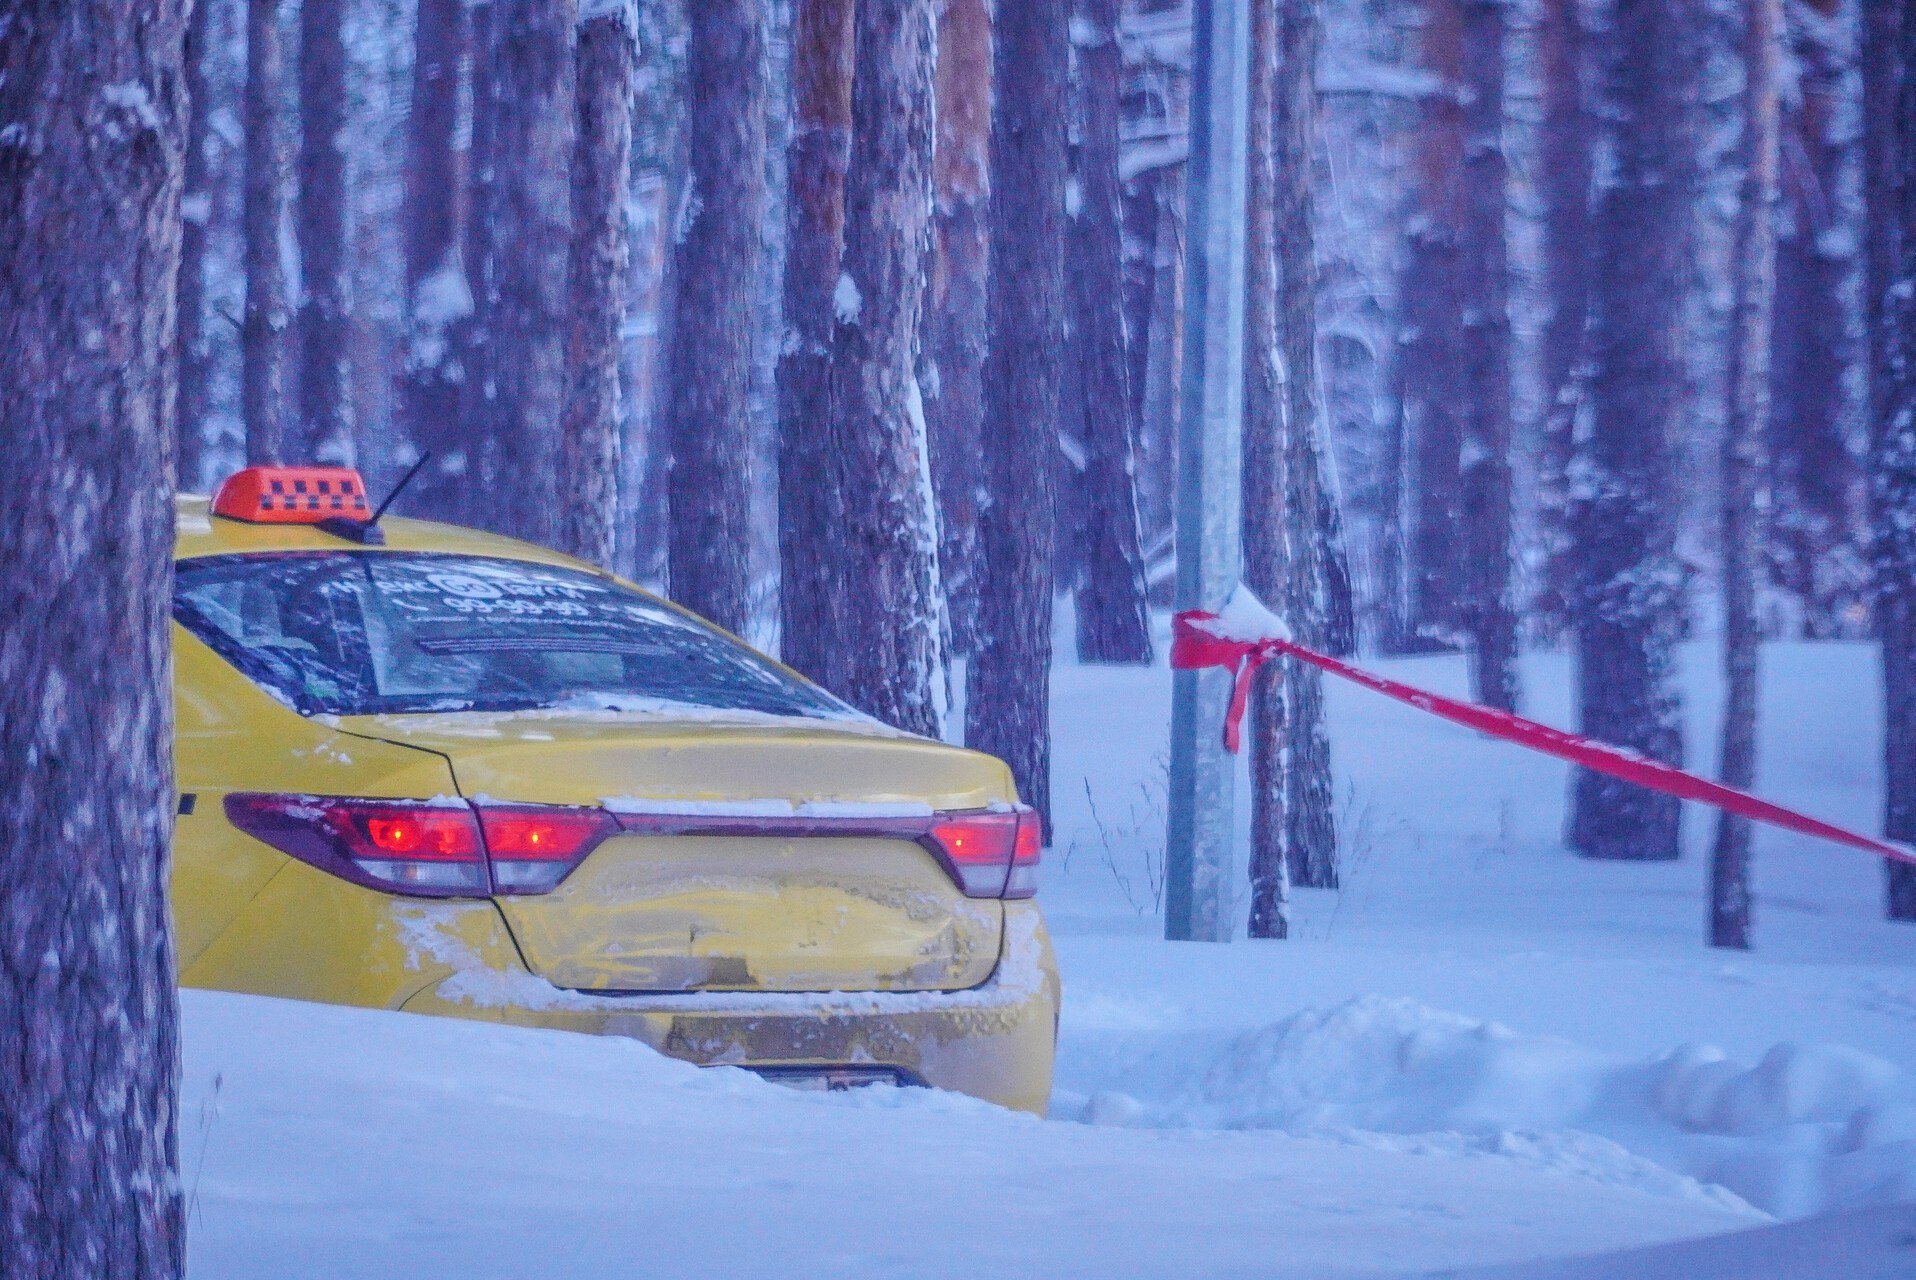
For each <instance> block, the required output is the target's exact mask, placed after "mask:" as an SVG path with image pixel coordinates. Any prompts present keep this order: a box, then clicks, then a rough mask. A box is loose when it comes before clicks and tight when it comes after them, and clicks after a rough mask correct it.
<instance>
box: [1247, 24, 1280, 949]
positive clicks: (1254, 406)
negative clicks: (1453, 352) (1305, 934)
mask: <svg viewBox="0 0 1916 1280" xmlns="http://www.w3.org/2000/svg"><path fill="white" fill-rule="evenodd" d="M1280 7H1288V5H1285V4H1279V3H1275V2H1274V3H1270V4H1256V5H1252V6H1251V71H1250V88H1249V93H1248V95H1247V98H1246V101H1247V102H1248V104H1249V110H1250V120H1249V124H1248V132H1247V138H1246V155H1247V158H1248V162H1249V171H1248V175H1247V185H1246V188H1245V200H1244V205H1245V220H1244V489H1243V503H1244V505H1243V521H1244V580H1245V582H1246V584H1247V585H1248V586H1249V587H1250V588H1251V590H1253V591H1255V592H1256V593H1257V594H1258V596H1259V597H1260V598H1261V599H1264V600H1267V601H1282V600H1285V599H1286V598H1287V596H1288V593H1289V591H1290V575H1291V563H1290V561H1291V557H1290V544H1289V537H1288V533H1289V529H1288V524H1289V522H1288V520H1287V519H1286V512H1285V498H1286V494H1285V484H1284V479H1285V471H1286V466H1285V464H1286V461H1287V458H1286V453H1287V451H1286V448H1285V445H1286V437H1287V435H1288V434H1289V430H1288V429H1289V426H1290V423H1289V421H1288V419H1289V417H1290V405H1289V402H1288V400H1287V399H1286V390H1287V388H1286V387H1285V377H1284V373H1285V370H1284V368H1283V361H1284V358H1285V352H1284V350H1283V348H1282V347H1281V346H1280V345H1279V322H1278V312H1279V307H1280V303H1279V301H1278V270H1277V255H1278V244H1277V216H1276V202H1277V169H1276V156H1275V151H1276V147H1275V144H1274V142H1273V139H1272V134H1273V132H1274V131H1275V125H1276V117H1277V110H1276V100H1277V79H1278V75H1279V68H1278V12H1277V11H1278V9H1279V8H1280ZM1288 674H1289V671H1288V668H1287V667H1285V666H1284V665H1281V664H1279V663H1267V664H1266V665H1265V666H1264V668H1263V669H1262V670H1261V671H1259V672H1258V675H1257V683H1256V684H1255V685H1253V686H1252V690H1251V734H1250V738H1251V856H1250V882H1251V914H1250V920H1249V923H1248V924H1247V926H1246V932H1247V933H1248V934H1249V935H1250V936H1251V937H1253V938H1287V937H1289V936H1290V931H1291V925H1290V895H1291V875H1290V855H1289V844H1290V823H1289V822H1288V821H1287V820H1286V816H1285V799H1286V782H1287V778H1286V773H1287V772H1288V770H1287V768H1286V766H1287V764H1288V761H1287V760H1286V757H1285V748H1286V745H1287V743H1286V737H1287V730H1288V726H1287V724H1286V723H1285V720H1286V710H1287V708H1286V699H1285V688H1284V680H1285V677H1286V675H1288Z"/></svg>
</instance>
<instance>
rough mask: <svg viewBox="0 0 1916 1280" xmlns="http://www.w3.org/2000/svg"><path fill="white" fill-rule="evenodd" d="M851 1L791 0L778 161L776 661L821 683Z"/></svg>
mask: <svg viewBox="0 0 1916 1280" xmlns="http://www.w3.org/2000/svg"><path fill="white" fill-rule="evenodd" d="M853 7H854V6H853V3H852V0H801V3H800V5H799V7H798V11H797V13H796V14H795V15H794V17H793V23H792V113H793V119H792V140H791V145H790V146H789V148H788V149H787V152H786V162H785V172H786V182H787V184H788V185H789V187H790V188H791V189H790V192H789V193H788V195H787V197H786V202H785V216H786V224H785V290H784V292H785V333H786V338H785V344H784V349H783V350H782V351H781V352H780V354H779V362H778V399H779V415H778V416H779V460H778V498H779V539H778V544H779V567H780V582H779V590H780V597H779V608H780V622H781V628H780V631H781V640H780V650H779V653H780V656H781V657H782V658H783V659H784V660H785V662H786V663H787V664H788V665H790V666H792V667H795V668H797V669H798V670H800V671H803V672H804V673H805V674H806V675H809V676H811V677H813V678H814V679H817V680H822V681H825V682H826V683H827V684H830V683H831V682H832V681H833V679H834V676H835V669H834V662H835V661H836V657H837V655H838V654H839V653H840V652H841V650H842V647H843V646H842V643H841V642H840V641H839V639H838V636H837V633H836V627H837V625H838V623H839V622H840V621H841V619H840V617H839V614H838V599H839V593H838V590H837V582H836V580H835V577H834V572H835V568H834V558H833V555H832V551H833V546H834V540H835V539H836V538H837V537H838V536H839V530H840V528H841V521H842V518H843V517H842V513H841V510H840V502H839V494H838V491H837V488H836V481H835V475H836V472H835V470H834V466H833V461H832V457H831V439H832V437H831V425H832V403H831V381H832V330H833V305H832V295H833V293H834V292H835V291H836V289H837V287H838V277H839V264H840V262H841V260H842V258H843V252H844V235H845V169H846V166H847V165H848V164H850V162H851V145H852V72H853V65H854V62H855V59H856V52H855V48H856V45H855V36H854V31H853V23H852V12H853Z"/></svg>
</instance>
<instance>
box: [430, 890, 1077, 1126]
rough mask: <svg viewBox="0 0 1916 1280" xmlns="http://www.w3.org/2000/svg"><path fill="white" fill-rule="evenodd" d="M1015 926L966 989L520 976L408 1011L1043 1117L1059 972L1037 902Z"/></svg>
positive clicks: (444, 988) (457, 986) (1018, 910)
mask: <svg viewBox="0 0 1916 1280" xmlns="http://www.w3.org/2000/svg"><path fill="white" fill-rule="evenodd" d="M1005 925H1006V928H1005V944H1004V952H1003V954H1002V955H1001V957H1000V958H999V962H998V967H997V969H996V970H995V971H994V973H993V974H992V976H991V977H990V978H989V979H988V980H987V981H985V982H984V983H983V984H982V985H980V986H977V987H973V988H971V989H969V990H965V991H949V992H912V993H892V992H826V993H793V994H784V993H764V994H760V993H745V992H740V993H730V992H712V993H690V994H683V995H680V994H671V995H632V994H620V995H597V994H592V993H588V992H580V991H567V990H562V989H560V988H557V987H553V986H551V985H549V984H547V983H545V982H543V981H541V980H540V979H538V978H536V977H534V976H533V975H531V974H530V973H527V972H525V971H524V970H523V969H521V970H518V971H517V972H516V973H508V972H500V971H497V970H487V971H485V972H483V973H474V972H471V971H460V972H455V973H453V974H452V975H451V976H449V977H446V978H442V979H441V980H439V981H437V982H435V983H433V984H432V985H430V986H428V987H426V988H425V989H424V990H421V991H419V992H418V993H416V994H415V995H413V996H412V997H411V998H410V999H408V1000H407V1001H406V1002H405V1003H404V1005H403V1006H402V1007H403V1008H404V1009H406V1010H407V1011H409V1012H415V1013H430V1014H442V1015H448V1016H452V1017H463V1018H477V1019H481V1020H486V1021H497V1022H504V1023H510V1024H513V1025H517V1026H531V1027H547V1028H553V1029H557V1030H566V1031H583V1032H588V1033H592V1034H597V1035H614V1036H629V1037H631V1038H632V1039H635V1040H642V1041H644V1042H645V1043H646V1044H649V1045H651V1046H652V1047H653V1048H655V1049H657V1050H659V1051H660V1052H661V1053H666V1054H669V1055H671V1056H672V1057H675V1058H681V1059H684V1060H685V1061H687V1062H693V1063H697V1064H699V1065H700V1066H737V1067H746V1068H771V1069H774V1070H773V1071H772V1072H770V1074H774V1075H777V1074H781V1073H782V1074H787V1075H792V1074H796V1075H800V1076H805V1075H812V1074H816V1073H818V1072H819V1071H823V1070H828V1069H830V1068H834V1067H890V1068H896V1070H897V1073H898V1074H899V1076H900V1077H901V1078H905V1079H912V1080H921V1081H923V1082H924V1083H926V1084H928V1085H931V1086H933V1087H935V1088H940V1089H952V1090H955V1091H957V1092H960V1093H967V1094H971V1095H972V1096H974V1097H979V1098H984V1099H986V1100H987V1101H991V1102H996V1103H998V1104H1000V1105H1002V1106H1007V1107H1013V1108H1017V1109H1020V1110H1025V1111H1033V1112H1037V1113H1040V1114H1042V1113H1043V1111H1044V1109H1045V1105H1046V1102H1047V1100H1048V1099H1049V1097H1050V1093H1051V1071H1052V1059H1053V1054H1054V1051H1055V1048H1056V1041H1057V1015H1058V998H1059V985H1058V974H1057V965H1056V962H1055V960H1054V958H1053V956H1052V951H1051V942H1050V938H1049V937H1048V936H1047V935H1046V933H1045V929H1044V924H1043V918H1042V917H1041V915H1040V914H1039V912H1038V909H1037V907H1036V906H1035V905H1033V904H1030V903H1015V902H1014V903H1007V904H1006V912H1005Z"/></svg>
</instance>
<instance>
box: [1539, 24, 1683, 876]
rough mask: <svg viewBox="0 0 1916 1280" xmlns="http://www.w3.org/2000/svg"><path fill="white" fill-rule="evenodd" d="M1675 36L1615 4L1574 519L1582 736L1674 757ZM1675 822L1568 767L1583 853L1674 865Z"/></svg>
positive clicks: (1678, 158) (1679, 29) (1679, 392)
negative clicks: (1580, 478) (1606, 164)
mask: <svg viewBox="0 0 1916 1280" xmlns="http://www.w3.org/2000/svg"><path fill="white" fill-rule="evenodd" d="M1685 33H1686V27H1685V23H1684V19H1683V15H1682V14H1680V13H1677V12H1675V11H1674V10H1673V9H1672V8H1671V7H1670V6H1668V5H1666V4H1664V3H1662V0H1617V5H1616V11H1615V14H1614V17H1613V22H1612V27H1611V30H1610V32H1609V33H1607V35H1606V38H1605V41H1604V46H1603V49H1602V51H1601V58H1600V62H1601V67H1600V69H1599V71H1598V75H1597V79H1596V101H1597V104H1598V109H1597V116H1598V118H1599V119H1601V120H1602V121H1603V122H1604V126H1605V130H1606V133H1607V134H1608V138H1607V140H1606V142H1605V147H1606V148H1607V149H1608V151H1609V153H1610V154H1611V156H1612V157H1613V160H1612V167H1613V170H1614V171H1613V172H1612V173H1610V174H1608V175H1607V176H1606V179H1605V181H1604V183H1603V184H1601V185H1600V186H1599V189H1598V191H1597V195H1596V203H1595V207H1594V210H1593V215H1592V225H1591V244H1590V250H1589V257H1590V259H1591V261H1592V262H1593V263H1594V264H1595V276H1594V278H1593V280H1592V282H1591V317H1590V367H1591V374H1590V401H1591V412H1590V424H1589V430H1588V432H1587V436H1584V438H1581V439H1580V441H1579V445H1580V449H1579V456H1578V459H1577V463H1576V465H1577V467H1578V469H1579V470H1580V472H1581V473H1582V474H1583V475H1584V476H1585V477H1586V478H1587V480H1586V482H1585V483H1584V484H1583V485H1580V486H1579V487H1580V490H1581V492H1580V496H1579V499H1578V501H1577V503H1576V505H1575V507H1574V509H1573V512H1572V532H1573V534H1574V544H1573V548H1572V555H1573V559H1574V564H1575V569H1576V580H1575V592H1574V594H1573V597H1572V602H1571V603H1572V607H1573V620H1574V623H1575V628H1576V636H1577V653H1578V664H1577V665H1578V670H1577V683H1578V688H1577V693H1578V708H1579V713H1580V717H1581V723H1582V731H1583V732H1584V733H1586V734H1589V735H1590V736H1592V737H1595V738H1599V739H1601V740H1603V741H1606V742H1610V743H1614V744H1616V745H1618V746H1623V747H1628V748H1630V749H1632V750H1635V751H1639V752H1641V753H1643V754H1644V755H1646V756H1649V757H1651V758H1652V759H1656V760H1662V761H1665V762H1667V763H1671V764H1680V763H1681V762H1682V756H1683V738H1682V729H1681V718H1680V703H1679V694H1678V692H1677V689H1676V685H1675V657H1674V648H1675V644H1676V638H1677V634H1678V631H1679V629H1680V625H1681V612H1682V602H1681V592H1682V581H1681V573H1680V569H1679V565H1678V562H1677V558H1676V546H1675V509H1676V506H1677V503H1676V502H1675V501H1674V488H1675V478H1674V477H1675V463H1676V453H1675V449H1674V447H1673V444H1672V440H1671V436H1670V432H1671V418H1672V415H1671V413H1670V406H1671V405H1673V404H1677V403H1679V402H1680V401H1681V399H1682V397H1683V392H1684V364H1683V352H1682V347H1683V342H1684V337H1685V335H1684V331H1683V300H1682V296H1681V292H1680V290H1679V289H1678V288H1677V287H1676V284H1675V283H1674V282H1677V281H1681V280H1684V279H1686V278H1687V256H1686V249H1687V243H1688V227H1689V222H1690V216H1691V203H1690V202H1691V200H1692V190H1691V189H1692V186H1693V181H1692V170H1691V165H1692V157H1691V142H1692V139H1691V137H1690V135H1689V129H1688V125H1687V123H1686V116H1687V113H1686V110H1685V104H1686V103H1687V102H1688V101H1690V97H1691V94H1690V92H1689V87H1688V82H1689V80H1690V78H1691V77H1692V76H1694V75H1696V74H1698V71H1697V67H1696V53H1695V50H1693V49H1691V48H1690V47H1689V41H1688V40H1686V39H1685V38H1684V37H1685ZM1582 435H1583V433H1580V436H1582ZM1678 815H1679V804H1678V801H1676V800H1674V799H1672V798H1670V797H1668V796H1660V795H1655V794H1653V793H1651V792H1648V791H1645V790H1643V789H1642V788H1639V787H1634V786H1631V785H1630V784H1628V783H1624V782H1619V781H1617V780H1615V779H1612V778H1607V777H1604V776H1602V775H1600V774H1595V773H1591V772H1588V771H1580V772H1579V773H1578V774H1577V776H1576V779H1575V783H1574V788H1573V806H1572V813H1571V818H1570V829H1569V832H1568V843H1569V845H1570V847H1571V848H1573V849H1575V850H1576V851H1577V852H1579V853H1581V854H1584V855H1585V856H1588V857H1595V858H1626V859H1673V858H1675V857H1676V856H1677V854H1678V831H1677V819H1678Z"/></svg>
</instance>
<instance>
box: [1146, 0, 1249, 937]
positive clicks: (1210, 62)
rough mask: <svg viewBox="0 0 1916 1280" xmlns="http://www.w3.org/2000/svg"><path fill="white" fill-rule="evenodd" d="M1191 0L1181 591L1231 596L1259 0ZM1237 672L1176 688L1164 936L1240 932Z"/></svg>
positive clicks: (1205, 675)
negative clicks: (1253, 6) (1253, 9)
mask: <svg viewBox="0 0 1916 1280" xmlns="http://www.w3.org/2000/svg"><path fill="white" fill-rule="evenodd" d="M1252 2H1253V0H1194V3H1193V4H1192V6H1191V10H1192V12H1191V23H1192V33H1191V34H1192V57H1191V73H1192V74H1191V81H1192V83H1191V125H1190V139H1191V142H1190V148H1191V149H1190V161H1189V164H1188V167H1187V173H1188V175H1189V181H1190V194H1189V197H1188V199H1189V205H1188V207H1187V210H1186V213H1185V218H1186V226H1187V228H1188V234H1187V236H1186V237H1185V280H1186V293H1185V308H1184V353H1185V355H1184V370H1183V388H1182V401H1181V405H1180V413H1179V423H1178V505H1177V546H1178V580H1177V602H1178V608H1180V609H1211V610H1216V609H1219V608H1221V607H1222V606H1223V604H1224V602H1225V599H1226V598H1227V597H1228V596H1229V595H1230V593H1231V591H1232V589H1233V588H1234V587H1235V586H1236V585H1237V581H1238V570H1239V559H1240V529H1239V523H1238V521H1239V514H1238V513H1239V507H1240V492H1239V485H1240V481H1241V476H1240V459H1241V456H1242V452H1243V438H1242V430H1243V419H1244V252H1245V231H1244V197H1245V180H1246V171H1247V164H1246V124H1247V120H1248V117H1247V105H1248V99H1249V93H1250V79H1249V76H1250V7H1249V6H1250V3H1252ZM1231 681H1232V677H1231V673H1230V672H1228V671H1222V670H1209V671H1180V672H1178V673H1177V674H1176V676H1175V677H1174V684H1173V686H1172V697H1171V778H1170V783H1171V794H1170V822H1169V831H1168V833H1167V836H1166V847H1167V853H1166V859H1167V864H1168V865H1167V868H1166V883H1165V904H1164V936H1165V937H1166V938H1169V939H1171V940H1173V941H1194V942H1229V941H1230V940H1231V932H1232V928H1233V925H1234V923H1235V914H1234V912H1233V911H1232V909H1231V901H1230V899H1231V888H1232V878H1233V875H1234V873H1235V871H1236V850H1235V848H1234V847H1233V838H1234V834H1235V830H1236V823H1235V820H1234V814H1233V799H1234V797H1233V784H1234V782H1235V762H1234V761H1233V760H1232V758H1231V757H1230V756H1228V755H1227V754H1225V751H1224V747H1223V726H1224V715H1225V710H1226V708H1227V707H1228V705H1229V703H1230V696H1231Z"/></svg>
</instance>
